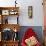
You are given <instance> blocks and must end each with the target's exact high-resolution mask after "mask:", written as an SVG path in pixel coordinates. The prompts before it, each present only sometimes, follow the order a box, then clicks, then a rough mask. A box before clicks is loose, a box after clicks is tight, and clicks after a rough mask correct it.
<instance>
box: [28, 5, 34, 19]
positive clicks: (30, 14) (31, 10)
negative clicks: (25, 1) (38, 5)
mask: <svg viewBox="0 0 46 46" xmlns="http://www.w3.org/2000/svg"><path fill="white" fill-rule="evenodd" d="M28 16H29V18H32V16H33V7H32V6H28Z"/></svg>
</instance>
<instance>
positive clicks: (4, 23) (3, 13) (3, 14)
mask: <svg viewBox="0 0 46 46" xmlns="http://www.w3.org/2000/svg"><path fill="white" fill-rule="evenodd" d="M16 12H17V13H16ZM15 13H16V14H15ZM9 16H14V17H16V16H17V18H16V19H17V24H8V19H7V17H9ZM18 17H19V7H0V20H1V24H0V32H1V33H3V30H4V29H6V28H8V29H11V30H12V31H14V35H15V29H16V30H17V31H16V32H17V33H18V31H19V30H20V25H19V24H18ZM5 18H6V19H5ZM16 19H15V20H16ZM15 22H16V21H15ZM11 30H10V31H11ZM3 35H4V34H3ZM12 35H13V34H12ZM16 35H17V34H16ZM1 36H2V34H1ZM14 37H15V36H14ZM14 37H13V39H14ZM16 37H17V36H16ZM2 38H3V37H1V41H0V46H18V42H19V41H18V39H17V41H13V39H10V40H9V41H5V40H4V39H2ZM11 38H12V37H11ZM17 38H18V37H17ZM15 40H16V39H15Z"/></svg>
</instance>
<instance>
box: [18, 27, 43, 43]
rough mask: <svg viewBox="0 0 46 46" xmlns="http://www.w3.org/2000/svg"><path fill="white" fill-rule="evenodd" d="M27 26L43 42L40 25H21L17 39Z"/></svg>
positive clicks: (20, 37) (21, 35) (21, 36)
mask: <svg viewBox="0 0 46 46" xmlns="http://www.w3.org/2000/svg"><path fill="white" fill-rule="evenodd" d="M28 28H32V29H33V30H34V32H36V34H37V37H38V39H39V41H40V42H41V43H43V30H42V26H22V27H21V29H20V32H19V39H20V41H21V40H22V38H23V36H24V33H25V32H26V30H27V29H28Z"/></svg>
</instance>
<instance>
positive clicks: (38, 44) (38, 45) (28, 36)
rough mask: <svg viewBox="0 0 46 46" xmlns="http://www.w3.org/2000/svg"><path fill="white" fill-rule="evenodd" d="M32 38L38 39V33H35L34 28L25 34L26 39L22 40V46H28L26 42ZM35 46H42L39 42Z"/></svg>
mask: <svg viewBox="0 0 46 46" xmlns="http://www.w3.org/2000/svg"><path fill="white" fill-rule="evenodd" d="M32 36H34V37H35V38H36V37H37V35H36V33H35V32H34V31H33V29H32V28H29V29H27V31H26V32H25V35H24V37H23V38H22V42H21V46H27V44H26V43H25V40H26V39H28V38H30V37H32ZM36 39H37V38H36ZM37 41H38V40H37ZM35 46H41V44H40V43H39V41H38V42H37V44H36V45H35Z"/></svg>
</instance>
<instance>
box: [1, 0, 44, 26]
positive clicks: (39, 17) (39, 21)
mask: <svg viewBox="0 0 46 46" xmlns="http://www.w3.org/2000/svg"><path fill="white" fill-rule="evenodd" d="M14 1H15V0H0V6H2V7H3V6H14V5H15V3H14ZM17 2H18V5H19V7H20V12H19V15H20V17H19V24H20V25H21V26H43V6H42V0H17ZM28 6H32V7H33V18H32V19H29V18H28Z"/></svg>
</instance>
